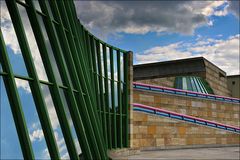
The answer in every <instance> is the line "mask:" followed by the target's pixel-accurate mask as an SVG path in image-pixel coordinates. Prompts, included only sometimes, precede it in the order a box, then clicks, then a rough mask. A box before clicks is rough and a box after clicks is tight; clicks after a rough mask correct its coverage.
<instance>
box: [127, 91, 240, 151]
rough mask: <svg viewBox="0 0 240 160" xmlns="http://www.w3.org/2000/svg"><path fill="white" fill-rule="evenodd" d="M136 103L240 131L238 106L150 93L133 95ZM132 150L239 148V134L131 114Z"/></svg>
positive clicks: (172, 120) (147, 115)
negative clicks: (174, 147) (175, 147)
mask: <svg viewBox="0 0 240 160" xmlns="http://www.w3.org/2000/svg"><path fill="white" fill-rule="evenodd" d="M133 102H134V103H141V104H145V105H149V106H153V107H159V108H162V109H166V110H169V111H174V112H177V113H182V114H187V115H191V116H195V117H199V118H204V119H207V120H212V121H216V122H219V123H224V124H229V125H234V126H238V127H239V107H240V106H239V104H233V103H224V102H220V101H213V100H205V99H198V98H189V97H184V96H176V95H170V94H163V93H155V92H151V91H141V90H137V89H135V90H134V91H133ZM131 117H132V119H131V124H130V126H131V134H130V137H131V144H130V145H131V148H141V149H142V148H156V147H157V148H158V147H160V148H167V147H171V146H189V145H213V144H215V145H218V144H219V145H220V144H223V145H224V144H239V143H240V137H239V134H235V133H231V132H227V131H224V130H219V129H213V128H209V127H205V126H201V125H196V124H191V123H185V122H182V121H178V120H175V119H169V118H165V117H159V116H154V115H150V114H146V113H142V112H137V111H132V112H131Z"/></svg>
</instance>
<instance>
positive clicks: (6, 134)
mask: <svg viewBox="0 0 240 160" xmlns="http://www.w3.org/2000/svg"><path fill="white" fill-rule="evenodd" d="M0 109H1V111H0V119H1V120H0V122H1V124H0V125H1V134H0V135H1V137H0V138H1V139H0V143H1V144H0V145H1V147H0V149H1V151H0V153H1V154H0V159H23V156H22V151H21V147H20V143H19V140H18V136H17V131H16V127H15V124H14V121H13V116H12V112H11V108H10V104H9V101H8V97H7V93H6V89H5V87H4V83H3V78H2V76H0ZM3 128H4V129H3ZM13 146H14V147H13Z"/></svg>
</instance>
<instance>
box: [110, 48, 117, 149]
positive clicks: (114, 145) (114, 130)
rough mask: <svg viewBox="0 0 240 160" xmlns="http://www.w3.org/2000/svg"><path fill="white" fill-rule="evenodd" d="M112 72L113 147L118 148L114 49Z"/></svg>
mask: <svg viewBox="0 0 240 160" xmlns="http://www.w3.org/2000/svg"><path fill="white" fill-rule="evenodd" d="M110 66H111V68H110V70H111V90H112V94H111V98H112V107H113V147H114V148H117V118H116V108H115V87H114V59H113V49H112V47H111V48H110Z"/></svg>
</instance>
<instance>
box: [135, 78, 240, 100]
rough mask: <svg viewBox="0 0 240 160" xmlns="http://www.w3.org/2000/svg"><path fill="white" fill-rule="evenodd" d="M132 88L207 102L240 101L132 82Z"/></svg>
mask: <svg viewBox="0 0 240 160" xmlns="http://www.w3.org/2000/svg"><path fill="white" fill-rule="evenodd" d="M133 88H135V89H140V90H148V91H154V92H161V93H167V94H175V95H180V96H188V97H195V98H203V99H208V100H216V101H222V102H230V103H238V104H240V99H238V98H232V97H224V96H218V95H213V94H204V93H198V92H192V91H186V90H180V89H175V88H168V87H163V86H155V85H150V84H143V83H137V82H133Z"/></svg>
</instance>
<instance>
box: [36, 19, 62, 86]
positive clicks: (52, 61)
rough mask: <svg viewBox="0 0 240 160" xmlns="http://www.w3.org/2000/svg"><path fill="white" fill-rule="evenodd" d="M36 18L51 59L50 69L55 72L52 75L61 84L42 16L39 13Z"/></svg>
mask: <svg viewBox="0 0 240 160" xmlns="http://www.w3.org/2000/svg"><path fill="white" fill-rule="evenodd" d="M38 20H39V23H40V27H41V29H42V33H43V36H44V40H45V44H46V47H47V51H48V55H49V58H50V61H51V66H52V69H53V71H54V73H55V74H54V75H55V77H56V79H57V83H58V84H61V85H62V84H63V82H62V79H61V77H60V73H59V70H58V66H57V63H56V60H55V57H54V54H53V50H52V47H51V44H50V42H49V39H48V35H47V31H46V28H45V26H44V22H43V18H42V17H41V16H40V15H38Z"/></svg>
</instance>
